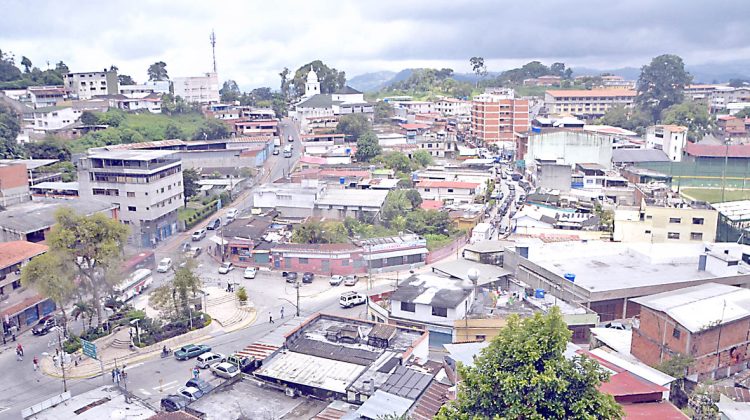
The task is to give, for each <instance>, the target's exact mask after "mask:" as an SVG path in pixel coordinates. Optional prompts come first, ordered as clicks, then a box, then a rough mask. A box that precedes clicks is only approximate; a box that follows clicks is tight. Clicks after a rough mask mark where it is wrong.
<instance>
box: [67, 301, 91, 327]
mask: <svg viewBox="0 0 750 420" xmlns="http://www.w3.org/2000/svg"><path fill="white" fill-rule="evenodd" d="M95 312H96V311H95V309H94V307H93V306H92V305H91V304H90V303H87V302H77V303H76V304H75V305H73V311H72V312H71V313H70V315H71V316H72V317H73V319H74V320H76V321H78V318H79V317H82V318H88V320H89V327H88V328H87V329H86V331H88V330H90V329H91V324H92V322H93V320H94V314H95Z"/></svg>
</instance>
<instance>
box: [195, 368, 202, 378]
mask: <svg viewBox="0 0 750 420" xmlns="http://www.w3.org/2000/svg"><path fill="white" fill-rule="evenodd" d="M200 374H201V371H200V370H198V368H197V367H196V368H193V378H195V379H198V377H199V376H200Z"/></svg>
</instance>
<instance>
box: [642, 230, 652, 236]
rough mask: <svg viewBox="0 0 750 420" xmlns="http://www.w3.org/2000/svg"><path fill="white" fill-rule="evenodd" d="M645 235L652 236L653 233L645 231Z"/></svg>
mask: <svg viewBox="0 0 750 420" xmlns="http://www.w3.org/2000/svg"><path fill="white" fill-rule="evenodd" d="M643 233H645V234H646V235H650V234H651V231H650V230H647V231H645V232H643Z"/></svg>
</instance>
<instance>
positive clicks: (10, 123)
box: [0, 102, 23, 159]
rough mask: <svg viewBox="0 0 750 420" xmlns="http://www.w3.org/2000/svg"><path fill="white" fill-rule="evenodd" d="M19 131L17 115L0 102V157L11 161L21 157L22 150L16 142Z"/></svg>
mask: <svg viewBox="0 0 750 420" xmlns="http://www.w3.org/2000/svg"><path fill="white" fill-rule="evenodd" d="M20 131H21V126H20V125H19V123H18V115H16V113H15V111H13V109H12V108H11V107H9V106H7V105H5V104H4V103H2V102H0V157H2V158H4V159H12V158H16V157H19V156H21V153H22V151H23V150H22V148H21V146H20V145H19V144H18V142H17V141H16V138H17V137H18V133H19V132H20Z"/></svg>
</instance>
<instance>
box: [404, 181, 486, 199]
mask: <svg viewBox="0 0 750 420" xmlns="http://www.w3.org/2000/svg"><path fill="white" fill-rule="evenodd" d="M481 185H482V184H478V183H474V182H460V181H419V182H418V183H417V185H416V187H415V188H416V189H417V191H418V192H419V195H420V196H422V199H423V200H439V201H450V202H453V203H473V202H474V199H475V198H476V196H477V194H479V192H480V187H481Z"/></svg>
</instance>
